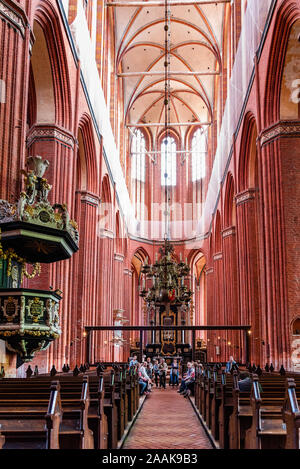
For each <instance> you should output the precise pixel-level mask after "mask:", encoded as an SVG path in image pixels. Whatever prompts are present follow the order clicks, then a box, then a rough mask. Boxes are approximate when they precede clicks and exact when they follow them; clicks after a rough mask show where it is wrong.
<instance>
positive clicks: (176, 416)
mask: <svg viewBox="0 0 300 469" xmlns="http://www.w3.org/2000/svg"><path fill="white" fill-rule="evenodd" d="M123 448H124V449H212V445H211V443H210V441H209V439H208V437H207V436H206V433H205V431H204V429H203V427H202V425H201V423H200V422H199V419H198V417H197V416H196V414H195V412H194V410H193V408H192V406H191V403H190V402H189V401H188V399H185V398H184V397H183V396H181V395H180V394H178V393H177V388H174V389H173V388H170V387H169V386H167V389H156V388H154V389H153V390H152V392H151V393H150V394H149V396H148V397H147V399H146V401H145V403H144V406H143V408H142V410H141V412H140V414H139V416H138V418H137V420H136V422H135V424H134V426H133V429H132V430H131V432H130V434H129V436H128V438H127V440H126V441H125V444H124V446H123Z"/></svg>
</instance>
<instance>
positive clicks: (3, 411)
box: [0, 381, 62, 449]
mask: <svg viewBox="0 0 300 469" xmlns="http://www.w3.org/2000/svg"><path fill="white" fill-rule="evenodd" d="M2 385H3V381H2V382H1V391H3V392H2V393H1V394H2V395H1V397H0V425H1V433H2V438H1V446H2V448H4V449H18V448H20V449H21V448H24V449H26V448H28V449H58V448H59V428H60V423H61V419H62V408H61V400H60V386H59V383H57V382H52V383H51V387H50V392H49V386H48V389H47V390H45V392H41V393H36V396H33V397H30V396H28V392H27V391H28V390H27V389H26V388H25V390H24V389H22V388H21V387H20V386H18V394H17V395H15V394H13V393H10V392H8V394H5V390H3V389H2ZM4 387H5V385H4ZM49 394H50V396H49Z"/></svg>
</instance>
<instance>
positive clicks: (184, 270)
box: [140, 0, 193, 306]
mask: <svg viewBox="0 0 300 469" xmlns="http://www.w3.org/2000/svg"><path fill="white" fill-rule="evenodd" d="M171 16H172V15H171V5H170V0H165V21H164V33H165V50H164V67H165V80H164V81H165V96H164V107H165V123H164V124H165V143H166V151H165V155H164V156H165V168H166V173H165V175H164V176H165V204H166V210H165V239H164V245H163V246H162V247H161V248H160V250H159V252H160V254H161V258H160V260H158V258H157V256H156V261H155V263H154V264H153V265H148V260H147V259H146V262H145V264H144V265H143V267H142V270H141V273H142V275H143V278H142V279H141V280H142V282H141V287H140V296H141V297H142V298H144V300H145V302H146V303H147V304H148V306H150V305H151V303H152V304H157V303H158V304H160V303H165V304H170V303H172V304H176V305H178V306H182V305H185V306H188V305H189V303H190V301H191V299H192V295H193V292H192V291H191V277H190V268H189V266H188V264H187V262H186V263H184V262H183V261H182V255H181V259H180V262H179V263H177V262H176V260H175V259H174V258H172V254H173V253H174V246H173V245H172V244H171V242H170V240H169V238H170V202H171V193H170V189H169V185H168V182H167V180H168V177H169V175H168V173H167V167H168V165H167V160H168V157H169V153H170V151H171V148H170V146H169V145H168V137H169V135H170V113H171V83H170V80H171ZM149 282H151V283H152V285H151V286H150V287H148V285H149ZM188 282H189V287H188Z"/></svg>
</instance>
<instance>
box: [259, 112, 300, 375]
mask: <svg viewBox="0 0 300 469" xmlns="http://www.w3.org/2000/svg"><path fill="white" fill-rule="evenodd" d="M299 138H300V125H299V121H280V122H278V123H276V124H274V125H272V126H271V127H270V128H268V129H265V130H264V131H263V132H262V134H261V136H260V144H261V153H262V180H263V181H264V187H263V201H262V202H263V205H264V212H263V215H264V230H265V270H266V274H265V276H266V322H267V331H268V336H269V342H270V353H271V356H272V357H274V361H275V363H276V365H277V367H280V366H281V364H283V365H284V366H285V367H288V368H291V369H293V363H291V357H292V352H293V340H294V339H295V337H294V338H293V336H292V331H291V326H290V325H291V323H292V321H293V320H294V319H296V318H297V317H299V310H300V295H299V267H300V254H299V241H300V235H299V232H300V231H299V216H298V214H299V203H300V193H299V187H300V185H299V183H300V176H299V174H300V164H299V161H300V159H299V156H300V150H299ZM296 338H297V337H296Z"/></svg>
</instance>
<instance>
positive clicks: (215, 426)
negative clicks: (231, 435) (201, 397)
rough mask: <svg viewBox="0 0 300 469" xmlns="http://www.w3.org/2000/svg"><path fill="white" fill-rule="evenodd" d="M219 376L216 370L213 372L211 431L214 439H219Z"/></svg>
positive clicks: (220, 374)
mask: <svg viewBox="0 0 300 469" xmlns="http://www.w3.org/2000/svg"><path fill="white" fill-rule="evenodd" d="M221 376H222V373H219V372H218V371H217V370H214V372H213V383H212V385H213V398H212V401H211V432H212V435H213V437H214V439H215V440H216V441H218V440H219V409H220V405H221V401H222V398H221Z"/></svg>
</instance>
